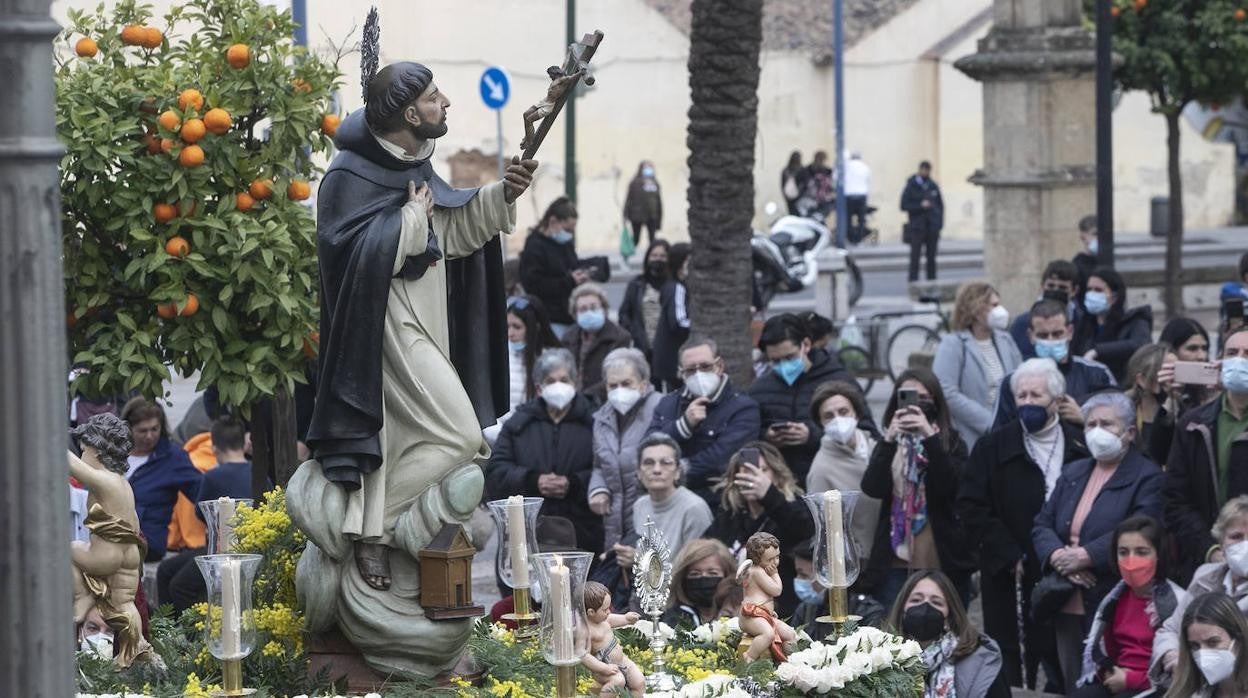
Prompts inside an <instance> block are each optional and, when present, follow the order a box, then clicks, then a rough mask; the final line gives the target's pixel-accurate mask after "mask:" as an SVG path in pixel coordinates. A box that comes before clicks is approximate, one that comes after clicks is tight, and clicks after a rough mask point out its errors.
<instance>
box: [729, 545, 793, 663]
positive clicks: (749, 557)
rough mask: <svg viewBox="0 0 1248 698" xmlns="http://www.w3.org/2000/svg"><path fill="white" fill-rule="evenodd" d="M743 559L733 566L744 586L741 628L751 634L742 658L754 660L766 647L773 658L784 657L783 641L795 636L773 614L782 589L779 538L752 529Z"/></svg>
mask: <svg viewBox="0 0 1248 698" xmlns="http://www.w3.org/2000/svg"><path fill="white" fill-rule="evenodd" d="M745 556H746V559H745V560H744V561H743V562H742V563H741V567H740V569H738V570H737V581H738V582H740V584H741V586H742V587H743V588H744V590H745V595H744V597H743V599H742V601H741V613H740V615H739V616H738V618H740V620H741V632H743V633H746V634H747V635H751V636H753V638H754V639H753V640H751V641H750V648H749V649H748V650H746V652H745V661H747V662H753V661H757V660H758V659H759V658H760V657H762V654H763V652H764V651H766V650H767V648H768V647H770V648H771V656H772V657H773V658H774V659H775V660H776V661H777V662H783V661H785V659H786V657H785V654H784V645H785V643H787V642H793V640H795V639H797V634H796V633H794V632H793V628H791V627H789V624H788V623H785V622H784V621H782V620H780V619H779V618H777V617H776V611H775V603H774V601H773V600H774V599H775V598H776V597H777V596H779V595H780V592H781V591H783V589H784V585H783V583H782V582H781V581H780V573H779V571H778V570H779V567H780V541H779V539H777V538H776V537H775V536H773V535H771V534H770V533H755V534H754V535H752V536H750V539H749V540H747V541H746V542H745Z"/></svg>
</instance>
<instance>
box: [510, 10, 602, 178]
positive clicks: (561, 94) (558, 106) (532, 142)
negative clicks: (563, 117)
mask: <svg viewBox="0 0 1248 698" xmlns="http://www.w3.org/2000/svg"><path fill="white" fill-rule="evenodd" d="M601 42H602V32H600V31H595V32H594V33H593V34H586V35H585V36H583V37H582V38H581V40H580V41H579V42H577V43H575V44H572V45H570V46H568V53H567V56H566V57H565V58H564V61H563V65H562V66H555V65H552V66H551V67H549V68H547V69H546V74H547V75H549V76H550V87H549V88H547V89H546V98H545V99H543V100H542V101H540V102H538V103H537V104H534V105H533V106H531V107H529V108H528V109H526V110H525V112H524V140H522V141H520V148H521V149H522V150H523V151H524V155H523V156H522V158H523V159H525V160H532V159H533V157H534V156H536V155H537V149H538V148H540V147H541V145H542V141H543V140H545V139H546V134H547V133H548V132H549V131H550V127H551V126H554V125H555V119H556V118H557V117H558V116H559V112H560V111H562V110H563V105H564V104H565V103H566V102H567V101H568V99H569V98H570V97H571V96H572V91H573V90H575V89H576V86H577V85H578V84H579V83H580V82H581V80H582V79H583V80H584V81H585V84H586V85H593V84H594V77H593V76H592V75H590V74H589V62H590V60H592V59H593V57H594V53H595V52H596V51H597V50H598V44H599V43H601ZM538 121H541V123H540V124H538V127H537V131H536V132H535V131H534V130H533V124H534V123H536V122H538Z"/></svg>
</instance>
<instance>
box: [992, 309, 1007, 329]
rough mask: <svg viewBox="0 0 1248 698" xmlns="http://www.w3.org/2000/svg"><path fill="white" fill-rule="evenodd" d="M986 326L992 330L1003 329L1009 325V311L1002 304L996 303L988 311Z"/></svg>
mask: <svg viewBox="0 0 1248 698" xmlns="http://www.w3.org/2000/svg"><path fill="white" fill-rule="evenodd" d="M988 326H989V327H991V328H992V329H994V330H1002V331H1004V330H1005V329H1007V328H1008V327H1009V326H1010V311H1008V310H1006V309H1005V306H1004V305H998V306H996V307H995V308H993V309H992V310H989V311H988Z"/></svg>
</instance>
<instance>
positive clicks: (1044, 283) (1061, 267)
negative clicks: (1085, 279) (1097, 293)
mask: <svg viewBox="0 0 1248 698" xmlns="http://www.w3.org/2000/svg"><path fill="white" fill-rule="evenodd" d="M1040 278H1041V281H1040V297H1039V298H1037V299H1036V302H1037V303H1039V302H1040V301H1044V300H1055V301H1058V302H1059V303H1065V304H1066V315H1067V317H1068V318H1069V319H1070V320H1071V322H1074V321H1075V320H1076V319H1077V317H1076V313H1077V312H1080V311H1079V304H1078V303H1077V302H1075V297H1076V296H1078V295H1079V281H1078V279H1079V269H1078V268H1076V267H1075V265H1074V264H1073V263H1071V262H1068V261H1066V260H1064V259H1055V260H1053V261H1052V262H1049V264H1048V266H1046V267H1045V268H1044V274H1043V275H1042V276H1041V277H1040ZM1030 331H1031V313H1030V312H1025V313H1021V314H1019V316H1018V317H1016V318H1014V321H1013V322H1011V323H1010V336H1011V337H1013V338H1014V343H1015V344H1017V345H1018V351H1019V353H1021V354H1022V355H1023V358H1024V359H1034V358H1036V348H1035V346H1034V345H1033V344H1032V341H1031V337H1030V334H1029V333H1030Z"/></svg>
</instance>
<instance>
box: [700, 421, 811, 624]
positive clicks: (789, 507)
mask: <svg viewBox="0 0 1248 698" xmlns="http://www.w3.org/2000/svg"><path fill="white" fill-rule="evenodd" d="M751 452H756V453H758V455H759V458H758V460H756V461H753V462H750V461H748V460H747V458H746V456H747V455H751ZM716 489H718V490H719V491H720V492H721V494H720V505H719V511H718V512H717V513H716V514H715V521H714V522H713V523H712V524H711V528H710V529H709V530H708V531H707V532H706V535H707V537H709V538H715V539H718V540H720V541H723V542H724V543H725V544H726V545H728V547H729V548H731V549H733V550H738V549H743V548H744V547H745V544H746V541H748V540H749V538H750V536H752V535H754V534H755V533H770V534H771V535H773V536H775V537H776V538H777V539H779V541H780V567H779V573H780V579H781V580H782V582H783V587H784V588H783V589H782V591H781V593H780V596H777V597H776V598H775V602H776V607H775V611H776V614H777V615H778V616H779V617H780V618H788V617H789V616H791V615H793V611H794V609H796V608H797V595H796V594H795V593H794V591H793V579H794V577H796V576H797V570H796V567H795V566H794V561H793V549H794V548H796V547H797V546H798V545H800V544H801V543H802V541H804V540H806V539H808V538H810V537H811V536H813V535H815V522H814V520H813V519H811V518H810V510H809V509H807V508H806V503H805V502H803V501H802V488H801V487H800V486H799V485H798V484H797V481H796V480H795V479H794V478H793V472H792V471H791V470H789V466H787V465H785V462H784V457H783V456H781V455H780V451H778V450H776V447H775V446H772V445H771V444H769V443H764V442H762V441H755V442H753V443H748V444H746V445H745V446H744V447H743V448H742V449H741V450H740V451H737V453H736V455H734V456H733V457H732V460H730V461H728V471H727V472H726V473H724V479H723V481H722V482H721V483H720V484H719V485H718V486H717V488H716Z"/></svg>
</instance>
